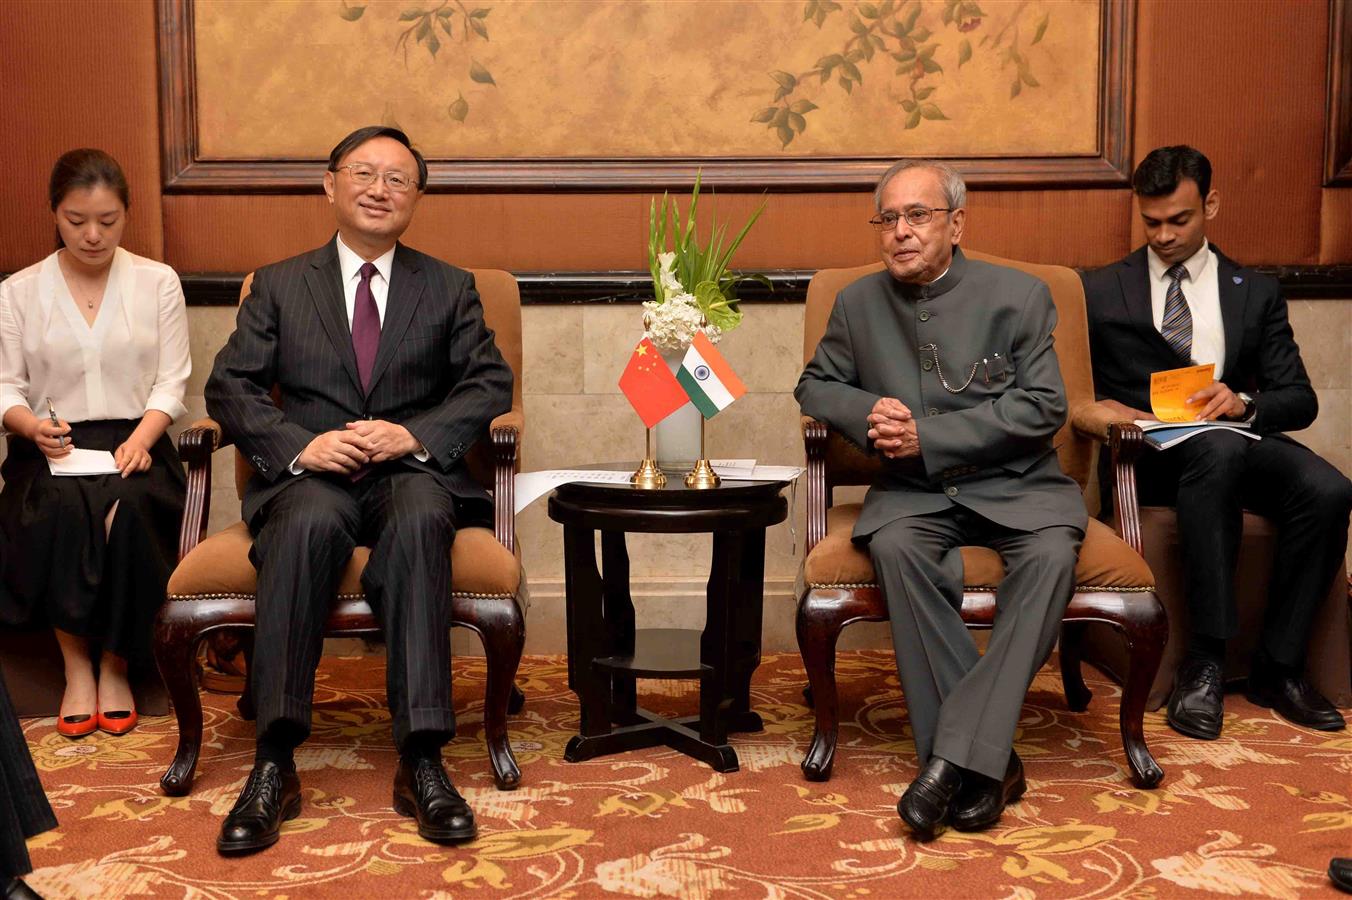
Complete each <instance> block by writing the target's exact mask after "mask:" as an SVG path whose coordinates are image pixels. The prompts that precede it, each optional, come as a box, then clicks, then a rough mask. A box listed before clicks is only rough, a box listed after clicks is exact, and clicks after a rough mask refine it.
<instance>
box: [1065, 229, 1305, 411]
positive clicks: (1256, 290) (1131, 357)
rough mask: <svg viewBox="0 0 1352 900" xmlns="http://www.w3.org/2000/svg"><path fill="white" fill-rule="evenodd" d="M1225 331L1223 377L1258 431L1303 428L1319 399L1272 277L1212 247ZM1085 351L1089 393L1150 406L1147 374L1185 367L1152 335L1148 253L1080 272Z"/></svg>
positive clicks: (1139, 252)
mask: <svg viewBox="0 0 1352 900" xmlns="http://www.w3.org/2000/svg"><path fill="white" fill-rule="evenodd" d="M1211 250H1212V252H1214V253H1215V254H1216V265H1217V282H1218V284H1219V289H1220V304H1221V324H1222V327H1223V328H1224V330H1225V366H1224V368H1223V371H1222V373H1221V375H1222V377H1221V380H1222V381H1224V382H1225V384H1226V385H1228V386H1229V387H1230V389H1231V390H1233V391H1248V392H1249V393H1250V394H1252V395H1253V397H1254V400H1255V402H1256V403H1257V407H1258V412H1257V415H1256V417H1255V418H1254V421H1253V425H1252V427H1253V429H1254V430H1255V431H1258V432H1260V433H1262V434H1271V433H1274V432H1281V431H1298V430H1300V429H1302V428H1307V427H1309V425H1310V423H1311V422H1313V421H1314V418H1315V415H1316V414H1317V413H1318V412H1319V401H1318V400H1317V399H1316V397H1315V393H1314V389H1313V388H1312V387H1311V386H1310V378H1309V376H1308V375H1306V374H1305V364H1304V363H1302V362H1301V359H1300V348H1299V347H1297V346H1296V340H1295V337H1294V335H1293V334H1292V332H1291V323H1290V322H1289V321H1288V320H1287V315H1286V301H1285V300H1283V299H1282V293H1281V288H1280V287H1279V286H1278V284H1277V280H1276V279H1275V278H1272V277H1271V276H1268V275H1263V274H1261V273H1259V272H1255V271H1253V270H1252V269H1246V268H1244V267H1243V266H1241V265H1239V264H1238V263H1236V262H1235V261H1234V260H1232V259H1230V258H1229V257H1228V256H1226V255H1225V254H1223V253H1221V252H1220V250H1219V249H1217V248H1216V246H1215V245H1214V244H1212V245H1211ZM1082 277H1083V279H1084V293H1085V302H1086V304H1087V307H1088V312H1089V348H1090V354H1091V358H1092V360H1093V367H1094V392H1095V394H1096V395H1097V396H1098V398H1099V399H1100V400H1117V401H1119V402H1121V403H1125V404H1127V405H1128V406H1131V407H1134V408H1136V409H1142V410H1149V409H1150V373H1151V372H1157V371H1161V370H1164V369H1176V368H1178V367H1179V366H1182V365H1184V363H1182V362H1180V361H1179V359H1178V356H1177V355H1176V354H1175V353H1174V352H1173V350H1171V349H1170V347H1169V345H1168V343H1166V342H1165V340H1164V337H1163V336H1162V335H1161V334H1160V333H1159V331H1158V330H1156V328H1155V325H1154V322H1153V320H1152V319H1151V311H1150V269H1149V264H1148V262H1147V260H1146V248H1145V247H1141V248H1140V249H1139V250H1137V251H1135V252H1134V253H1132V254H1131V255H1130V256H1128V257H1126V258H1125V259H1122V260H1119V261H1118V262H1115V263H1113V264H1111V265H1108V266H1104V267H1103V268H1101V269H1095V270H1093V271H1091V272H1086V273H1084V275H1083V276H1082Z"/></svg>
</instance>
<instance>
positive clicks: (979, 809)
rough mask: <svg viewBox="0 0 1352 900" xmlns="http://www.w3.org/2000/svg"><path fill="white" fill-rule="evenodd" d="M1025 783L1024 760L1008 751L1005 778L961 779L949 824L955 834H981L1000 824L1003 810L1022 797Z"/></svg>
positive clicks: (968, 774)
mask: <svg viewBox="0 0 1352 900" xmlns="http://www.w3.org/2000/svg"><path fill="white" fill-rule="evenodd" d="M1027 789H1028V783H1027V782H1025V781H1024V780H1023V760H1021V759H1019V754H1017V753H1015V752H1014V751H1013V750H1011V751H1009V765H1008V766H1006V767H1005V777H1004V778H1003V779H1002V780H1000V781H996V780H995V779H994V778H986V777H984V776H981V775H975V774H974V773H970V772H969V773H967V774H966V775H965V776H964V777H963V779H962V790H960V791H958V796H957V797H955V798H954V800H953V810H952V814H951V815H950V816H949V818H948V822H949V824H950V825H952V826H953V827H954V828H956V829H958V831H982V830H984V829H987V828H990V827H991V826H992V825H994V824H995V823H996V822H998V821H1000V814H1001V813H1003V812H1004V811H1005V807H1006V806H1008V805H1009V804H1011V803H1013V802H1014V801H1015V800H1018V799H1019V798H1020V797H1022V796H1023V792H1024V791H1026V790H1027Z"/></svg>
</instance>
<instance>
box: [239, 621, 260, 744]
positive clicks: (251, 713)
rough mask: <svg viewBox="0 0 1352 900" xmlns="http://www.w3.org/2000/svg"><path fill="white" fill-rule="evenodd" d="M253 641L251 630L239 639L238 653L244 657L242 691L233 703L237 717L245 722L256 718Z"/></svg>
mask: <svg viewBox="0 0 1352 900" xmlns="http://www.w3.org/2000/svg"><path fill="white" fill-rule="evenodd" d="M253 639H254V634H253V629H252V628H250V629H249V631H248V634H246V635H243V636H241V638H240V652H241V653H242V654H243V656H244V690H243V691H241V692H240V695H239V700H237V701H236V702H235V709H237V710H239V717H240V718H241V719H243V720H244V721H246V722H252V721H254V720H255V719H257V718H258V707H257V706H255V705H254V697H253V651H254V641H253Z"/></svg>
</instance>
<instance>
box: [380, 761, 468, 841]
mask: <svg viewBox="0 0 1352 900" xmlns="http://www.w3.org/2000/svg"><path fill="white" fill-rule="evenodd" d="M394 811H395V812H397V813H399V815H401V816H407V817H408V818H410V819H417V820H418V834H420V835H421V836H422V837H423V839H424V840H429V841H431V842H432V843H434V844H459V843H461V842H463V841H472V840H474V838H475V835H477V834H478V830H477V829H476V828H475V827H474V812H473V811H472V810H471V809H470V808H469V804H468V803H466V802H465V798H464V797H461V796H460V794H459V793H458V792H457V791H456V789H455V785H453V784H451V779H450V778H448V777H446V770H445V769H443V768H442V767H441V760H440V759H432V758H431V757H426V756H420V757H418V758H417V759H407V758H405V757H402V756H401V757H399V771H397V772H395V774H394Z"/></svg>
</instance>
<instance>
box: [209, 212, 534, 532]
mask: <svg viewBox="0 0 1352 900" xmlns="http://www.w3.org/2000/svg"><path fill="white" fill-rule="evenodd" d="M335 240H336V238H335ZM341 278H342V276H341V274H340V270H339V267H338V252H337V247H336V244H335V242H334V241H330V242H329V243H327V244H325V245H324V246H323V247H320V248H319V249H318V250H313V251H311V252H309V253H303V254H301V255H300V256H295V257H292V258H291V259H287V260H283V261H281V262H279V263H275V264H273V265H270V266H265V267H263V268H261V269H259V270H258V271H257V273H256V274H255V275H254V280H253V286H252V289H251V291H250V294H249V296H248V297H246V298H245V300H244V302H243V303H242V304H240V308H239V314H238V317H237V319H236V324H235V333H234V334H233V335H231V336H230V340H229V341H228V342H227V343H226V345H225V346H224V347H223V348H222V349H221V352H220V353H219V354H217V356H216V363H215V365H214V366H213V368H212V371H211V377H210V378H209V379H208V380H207V385H206V402H207V412H208V413H209V414H210V415H211V417H212V418H214V419H215V420H216V421H217V422H219V423H220V424H221V426H222V428H224V429H225V433H226V434H227V435H228V436H229V437H230V438H231V439H232V440H233V441H234V442H235V444H236V446H238V447H239V449H240V451H241V452H242V453H243V454H244V456H245V458H246V459H248V460H249V461H250V462H251V463H252V464H253V467H254V475H253V477H252V478H251V479H250V481H249V484H248V486H247V487H246V489H245V493H244V505H243V510H242V512H243V517H244V520H245V521H246V522H249V523H251V524H252V520H253V517H254V515H255V514H256V513H257V512H258V510H259V509H260V508H262V506H263V504H264V503H266V502H267V500H268V499H269V498H270V497H272V496H273V495H274V494H276V493H277V492H278V491H280V490H283V489H285V488H286V487H287V486H288V485H290V484H294V483H295V482H296V480H297V479H299V478H305V477H309V474H310V473H302V474H301V475H291V474H290V473H289V472H288V471H287V469H288V466H290V464H291V461H292V460H294V459H295V458H296V457H297V456H298V455H299V454H300V452H301V451H302V450H304V449H305V447H306V445H308V444H309V443H310V441H311V440H313V439H314V437H315V436H316V435H318V434H320V433H321V432H324V431H331V430H336V429H341V428H343V427H344V425H345V424H346V423H348V422H351V421H354V420H356V419H363V418H369V419H384V420H386V421H389V422H396V423H398V424H400V425H403V426H404V427H405V428H407V429H408V430H409V432H410V433H411V434H412V435H413V436H414V437H415V438H417V439H418V440H419V441H421V442H422V445H423V446H424V447H426V448H427V451H428V453H429V456H430V458H429V459H428V461H427V462H419V461H418V460H416V459H414V458H413V457H412V456H408V457H405V458H404V459H403V460H401V462H402V463H403V464H404V465H408V466H412V467H414V468H417V469H422V470H424V471H427V472H430V473H432V474H433V475H435V476H436V477H437V478H438V479H440V480H441V481H442V483H444V484H445V485H446V487H447V488H448V489H449V490H450V491H451V492H452V493H453V494H454V495H455V496H456V497H457V498H459V499H462V500H467V501H472V500H476V499H478V500H486V499H487V495H486V494H485V493H484V490H483V488H481V487H480V486H479V485H478V483H477V482H475V480H474V479H473V478H472V477H471V476H470V474H469V472H468V470H467V469H466V467H465V465H464V462H463V457H464V455H465V453H466V452H467V451H468V450H469V448H470V447H471V446H472V445H473V444H474V442H475V441H476V440H478V439H479V438H480V437H482V436H483V435H484V433H485V430H486V429H487V427H488V424H489V422H491V421H492V420H493V418H494V417H495V416H497V415H500V414H501V413H504V412H507V411H508V410H509V409H510V408H511V405H512V370H511V368H510V367H508V365H507V363H506V362H505V361H504V360H503V358H502V355H501V354H500V353H499V352H498V349H497V346H496V345H495V344H494V343H493V332H492V331H491V330H489V328H488V327H487V326H486V325H485V324H484V318H483V308H482V306H481V305H480V303H479V294H478V292H477V291H476V290H475V289H474V276H472V275H470V274H469V273H468V272H466V271H464V270H463V269H457V268H456V267H455V266H451V265H448V264H447V263H444V262H441V261H440V260H438V259H434V258H432V257H430V256H427V255H426V254H423V253H419V252H418V251H416V250H411V249H409V248H408V247H405V246H404V245H403V244H400V245H399V246H398V247H397V248H396V249H395V253H394V265H393V267H392V268H391V271H390V287H389V294H388V296H387V300H386V306H385V319H384V322H383V324H382V327H381V332H380V347H379V350H378V351H377V352H376V361H375V366H374V368H373V369H372V371H371V385H370V392H369V393H368V394H363V393H362V389H361V382H360V380H359V379H358V376H357V358H356V354H355V353H354V352H353V350H352V332H351V328H350V327H349V325H348V320H347V309H346V306H345V304H344V301H343V288H342V284H341ZM274 385H275V386H276V387H277V389H278V392H279V394H280V400H281V406H280V408H279V407H278V405H277V404H275V403H274V402H273V400H272V389H273V386H274Z"/></svg>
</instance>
